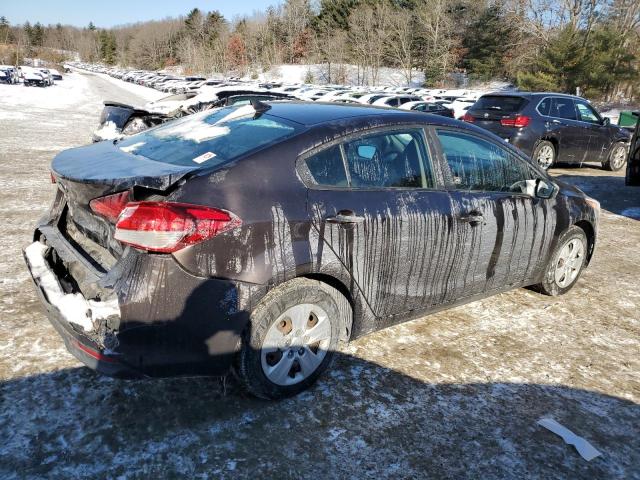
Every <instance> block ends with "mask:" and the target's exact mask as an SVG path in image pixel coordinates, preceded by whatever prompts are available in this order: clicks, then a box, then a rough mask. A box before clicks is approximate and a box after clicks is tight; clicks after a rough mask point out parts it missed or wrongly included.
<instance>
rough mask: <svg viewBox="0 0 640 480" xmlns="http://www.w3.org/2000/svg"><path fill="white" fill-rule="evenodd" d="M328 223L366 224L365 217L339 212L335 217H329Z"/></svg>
mask: <svg viewBox="0 0 640 480" xmlns="http://www.w3.org/2000/svg"><path fill="white" fill-rule="evenodd" d="M326 221H327V222H329V223H342V224H348V223H362V222H364V217H360V216H358V215H355V214H353V213H347V212H338V213H337V214H336V216H335V217H327V218H326Z"/></svg>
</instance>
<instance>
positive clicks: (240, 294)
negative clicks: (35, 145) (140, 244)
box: [24, 225, 261, 378]
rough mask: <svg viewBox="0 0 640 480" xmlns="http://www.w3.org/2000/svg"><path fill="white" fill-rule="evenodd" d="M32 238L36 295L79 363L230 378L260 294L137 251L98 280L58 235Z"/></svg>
mask: <svg viewBox="0 0 640 480" xmlns="http://www.w3.org/2000/svg"><path fill="white" fill-rule="evenodd" d="M34 237H35V240H36V241H35V242H34V243H32V244H31V245H29V246H28V247H27V248H26V249H25V250H24V257H25V261H26V263H27V266H28V268H29V271H30V273H31V277H32V279H33V281H34V283H35V286H36V291H37V293H38V295H39V298H40V300H41V302H42V304H43V305H44V307H45V309H46V311H47V315H48V318H49V320H50V321H51V323H52V324H53V326H54V327H55V329H56V330H57V331H58V333H59V334H60V335H61V337H62V338H63V340H64V342H65V345H66V347H67V349H68V350H69V351H70V352H71V353H72V354H73V355H74V356H75V357H76V358H78V360H80V361H81V362H82V363H84V364H85V365H87V366H88V367H90V368H92V369H94V370H97V371H98V372H100V373H103V374H106V375H109V376H115V377H123V378H132V377H145V376H160V377H162V376H173V375H220V374H224V373H226V372H227V371H228V369H229V367H230V365H231V361H232V359H233V355H234V354H235V352H236V351H237V349H238V347H239V345H240V335H241V332H242V330H243V329H244V328H245V326H246V324H247V322H248V318H249V314H248V313H247V312H249V311H250V309H249V306H248V305H246V303H247V302H249V301H250V298H251V297H252V293H253V292H254V291H255V289H256V288H257V287H255V286H250V285H244V284H241V283H238V282H232V281H229V280H223V279H212V278H201V277H197V276H194V275H192V274H190V273H188V272H186V271H185V270H184V269H183V268H182V267H181V266H180V265H179V264H178V263H177V262H176V261H175V259H173V257H172V256H170V255H150V254H146V253H144V252H139V251H137V250H134V249H130V250H128V251H126V252H125V253H124V254H123V255H122V257H121V258H120V259H119V260H118V261H117V263H116V264H115V265H114V266H113V267H112V268H111V269H110V271H108V272H101V271H100V270H98V269H96V268H94V267H93V266H92V265H91V262H90V261H87V258H86V256H83V255H82V253H81V252H79V251H77V250H76V249H75V248H74V247H73V246H72V245H71V244H70V243H69V242H68V241H67V240H66V239H65V238H64V236H63V235H62V234H61V233H60V231H59V230H58V229H57V228H55V227H52V226H51V225H42V226H41V227H39V228H38V230H36V233H35V236H34ZM71 272H73V274H72V273H71ZM259 290H261V289H259Z"/></svg>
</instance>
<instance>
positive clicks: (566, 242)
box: [534, 226, 587, 296]
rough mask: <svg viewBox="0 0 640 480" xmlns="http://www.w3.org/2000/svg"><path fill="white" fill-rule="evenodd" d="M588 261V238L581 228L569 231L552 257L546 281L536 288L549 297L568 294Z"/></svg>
mask: <svg viewBox="0 0 640 480" xmlns="http://www.w3.org/2000/svg"><path fill="white" fill-rule="evenodd" d="M586 259H587V236H586V235H585V233H584V230H582V229H581V228H580V227H576V226H572V227H571V228H570V229H569V230H567V231H566V232H565V233H564V235H562V237H560V241H559V242H558V246H557V247H556V249H555V250H554V252H553V255H551V260H550V261H549V264H548V265H547V268H546V272H545V276H544V279H543V280H542V282H540V283H539V284H538V285H536V286H535V287H534V288H535V289H536V290H538V291H540V292H542V293H545V294H547V295H551V296H556V295H563V294H565V293H567V292H568V291H569V290H571V288H573V286H574V285H575V284H576V282H577V281H578V278H580V274H581V273H582V270H583V269H584V265H585V262H586Z"/></svg>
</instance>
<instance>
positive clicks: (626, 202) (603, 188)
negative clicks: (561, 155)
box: [550, 165, 640, 220]
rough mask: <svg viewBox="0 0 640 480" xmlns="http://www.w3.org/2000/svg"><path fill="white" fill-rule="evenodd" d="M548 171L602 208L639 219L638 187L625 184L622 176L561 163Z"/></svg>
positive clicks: (593, 168)
mask: <svg viewBox="0 0 640 480" xmlns="http://www.w3.org/2000/svg"><path fill="white" fill-rule="evenodd" d="M573 171H575V174H573ZM550 173H551V174H552V175H553V176H554V177H555V178H557V179H558V180H561V181H563V182H566V183H569V184H571V185H575V186H576V187H578V188H579V189H580V190H582V191H583V192H584V193H586V194H587V195H589V196H590V197H593V198H595V199H596V200H598V201H599V202H600V205H601V206H602V208H603V209H604V210H607V211H609V212H612V213H615V214H617V215H622V216H624V217H628V218H632V219H634V220H640V187H629V186H626V185H625V179H624V176H621V175H615V174H614V173H613V172H606V171H605V170H603V169H602V168H600V167H593V166H590V165H583V166H580V165H562V167H561V169H560V171H554V169H551V170H550Z"/></svg>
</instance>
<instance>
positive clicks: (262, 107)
mask: <svg viewBox="0 0 640 480" xmlns="http://www.w3.org/2000/svg"><path fill="white" fill-rule="evenodd" d="M249 103H250V104H251V106H252V107H253V109H254V110H255V111H256V114H257V115H262V114H263V113H264V112H266V111H267V110H270V109H271V105H267V104H266V103H264V102H261V101H260V100H258V99H257V98H252V99H251V100H249Z"/></svg>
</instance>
